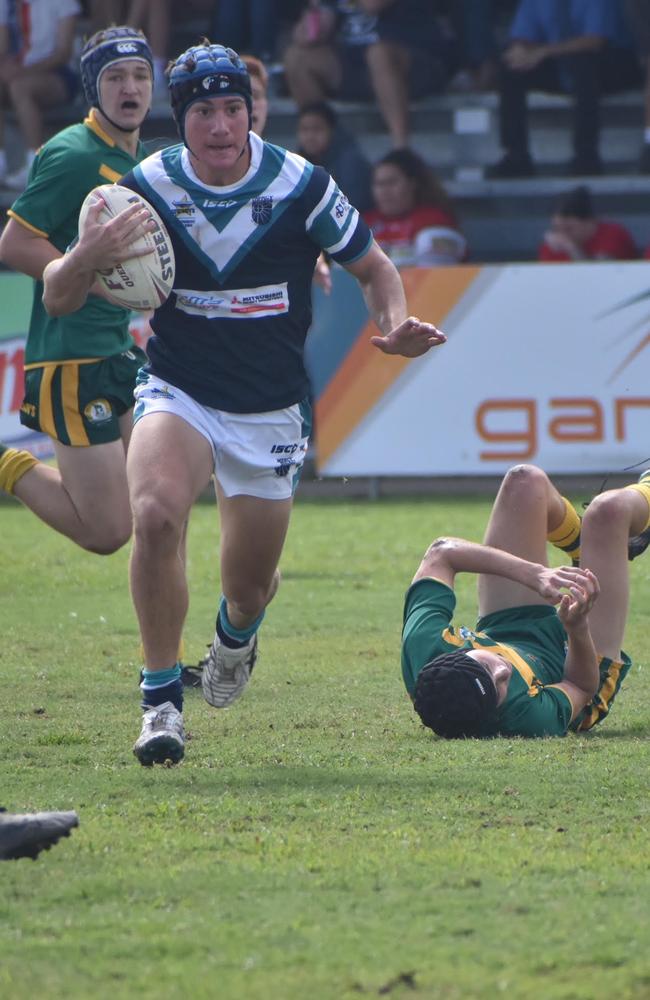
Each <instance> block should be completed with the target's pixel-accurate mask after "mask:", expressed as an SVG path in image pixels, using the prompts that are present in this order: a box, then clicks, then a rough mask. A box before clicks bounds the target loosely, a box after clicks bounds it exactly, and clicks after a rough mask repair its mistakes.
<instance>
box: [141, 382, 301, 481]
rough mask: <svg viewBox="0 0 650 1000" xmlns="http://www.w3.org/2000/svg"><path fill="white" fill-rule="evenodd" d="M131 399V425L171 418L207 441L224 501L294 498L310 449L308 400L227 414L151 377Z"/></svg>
mask: <svg viewBox="0 0 650 1000" xmlns="http://www.w3.org/2000/svg"><path fill="white" fill-rule="evenodd" d="M134 395H135V409H134V411H133V421H134V423H136V422H137V421H138V420H141V419H142V418H143V417H146V416H147V415H148V414H150V413H174V414H176V416H178V417H181V418H182V419H183V420H185V421H186V422H187V423H188V424H189V425H190V426H191V427H193V428H194V429H195V430H197V431H198V432H199V434H202V435H203V437H204V438H206V439H207V440H208V441H209V443H210V446H211V448H212V454H213V457H214V475H215V478H216V479H217V480H218V482H219V484H220V486H221V488H222V490H223V492H224V494H225V495H226V496H227V497H232V496H238V495H240V494H246V495H247V496H253V497H261V498H262V499H265V500H286V499H288V498H289V497H291V496H293V494H294V492H295V490H296V487H297V486H298V481H299V479H300V473H301V471H302V466H303V463H304V461H305V455H306V454H307V447H308V445H309V433H310V430H311V406H310V404H309V401H308V400H304V401H302V402H300V403H294V404H293V406H288V407H286V409H283V410H270V411H267V412H265V413H227V412H226V411H225V410H215V409H213V408H212V407H210V406H202V405H201V404H200V403H197V402H196V401H195V400H194V399H192V397H191V396H188V394H187V393H186V392H183V390H182V389H178V388H177V387H176V386H174V385H171V384H170V383H169V382H163V380H162V379H159V378H158V377H157V376H156V375H150V374H147V376H146V382H142V383H140V384H138V385H137V386H136V388H135V394H134Z"/></svg>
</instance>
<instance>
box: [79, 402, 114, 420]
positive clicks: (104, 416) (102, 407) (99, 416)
mask: <svg viewBox="0 0 650 1000" xmlns="http://www.w3.org/2000/svg"><path fill="white" fill-rule="evenodd" d="M112 416H113V408H112V407H111V404H110V403H109V401H108V400H107V399H93V401H92V402H91V403H88V404H87V405H86V406H84V417H85V418H86V420H88V421H89V423H91V424H103V423H104V422H105V421H106V420H110V419H111V417H112Z"/></svg>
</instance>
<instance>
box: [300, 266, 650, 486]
mask: <svg viewBox="0 0 650 1000" xmlns="http://www.w3.org/2000/svg"><path fill="white" fill-rule="evenodd" d="M403 277H404V283H405V287H406V289H407V295H408V303H409V311H410V312H411V313H412V314H414V315H416V316H419V317H420V318H421V319H426V320H428V321H430V322H434V323H435V324H436V325H437V326H439V327H440V328H441V329H442V330H444V332H445V333H446V334H447V336H448V338H449V339H448V343H447V344H445V345H444V346H442V347H438V348H435V349H433V350H431V351H430V352H429V353H428V354H427V355H426V356H425V357H423V358H417V359H414V360H405V359H402V358H392V357H386V356H385V355H383V354H382V353H380V352H379V351H377V350H376V349H375V348H373V347H372V345H370V343H369V338H370V336H371V335H372V333H373V332H375V331H374V327H373V325H372V324H371V323H369V322H366V323H365V324H364V325H363V326H362V327H361V329H360V330H359V332H358V333H357V335H356V336H355V337H354V338H353V339H352V340H351V341H350V343H349V345H348V349H347V351H346V353H345V355H344V356H343V357H341V358H340V359H339V363H338V365H337V367H336V370H335V371H333V372H332V373H331V376H330V377H329V378H328V380H327V382H326V384H324V385H322V386H321V387H320V391H319V392H318V393H317V405H316V428H317V456H318V458H317V461H318V466H319V472H320V474H321V475H323V476H341V475H345V476H435V475H470V476H471V475H491V474H498V473H501V472H503V471H505V469H507V468H508V467H509V466H510V465H512V464H513V463H515V462H534V463H536V464H539V465H541V466H542V467H543V468H544V469H546V470H547V471H548V472H555V473H574V472H613V471H619V470H622V469H624V468H626V467H628V466H633V465H636V464H637V463H639V462H643V461H644V460H645V459H648V457H649V456H650V381H649V378H648V371H649V361H648V353H650V351H649V349H650V265H649V264H648V263H647V262H638V263H637V262H633V263H613V262H612V263H610V262H606V263H588V264H555V265H554V264H544V265H542V264H519V265H514V264H510V265H502V266H489V267H472V266H462V267H454V268H439V269H437V270H411V271H406V272H403ZM340 280H341V279H340V278H339V282H340ZM345 295H347V296H348V298H349V297H350V296H351V295H352V291H351V289H350V287H349V286H346V288H345ZM344 314H345V311H344V310H341V312H340V315H344ZM317 332H318V331H317ZM322 333H323V341H322V342H323V343H324V342H325V340H324V337H325V336H326V331H322ZM315 374H317V373H315Z"/></svg>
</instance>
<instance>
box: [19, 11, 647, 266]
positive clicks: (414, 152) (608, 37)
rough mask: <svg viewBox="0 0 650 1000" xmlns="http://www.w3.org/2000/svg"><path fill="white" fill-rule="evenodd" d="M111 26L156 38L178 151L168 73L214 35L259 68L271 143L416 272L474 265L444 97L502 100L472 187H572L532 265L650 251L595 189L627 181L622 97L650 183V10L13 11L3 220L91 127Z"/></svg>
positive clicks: (161, 87)
mask: <svg viewBox="0 0 650 1000" xmlns="http://www.w3.org/2000/svg"><path fill="white" fill-rule="evenodd" d="M111 23H128V24H131V25H133V26H135V27H140V28H142V29H143V30H144V32H145V33H146V34H147V36H148V38H149V41H150V43H151V46H152V49H153V52H154V56H155V80H154V96H153V113H152V116H151V119H152V121H154V122H155V127H154V129H153V131H151V128H150V135H149V138H151V137H152V136H156V137H157V138H158V139H160V137H161V136H162V137H166V138H167V141H169V142H172V141H174V131H173V127H172V125H171V117H170V115H169V112H168V99H167V92H166V81H165V75H164V71H165V67H166V65H167V62H168V60H169V59H170V58H171V57H173V56H175V55H176V54H178V52H179V51H181V50H182V49H183V48H185V47H186V46H187V45H189V44H192V43H193V42H196V41H198V40H199V39H200V38H201V37H202V36H206V37H208V38H210V40H212V41H218V42H220V43H222V44H225V45H229V46H231V47H232V48H234V49H235V50H237V51H238V52H239V53H240V54H242V55H245V56H246V59H247V61H248V65H249V69H250V71H251V76H252V79H253V86H254V97H255V111H254V115H255V118H254V128H255V129H256V131H258V132H259V133H262V132H264V133H265V138H267V139H269V140H270V141H276V139H277V141H281V142H282V144H286V145H289V146H290V147H291V148H292V149H295V150H296V151H298V152H300V153H301V154H302V155H303V156H305V157H306V158H307V159H308V160H311V161H312V162H314V163H318V164H322V165H323V166H324V167H325V168H326V169H327V170H328V171H329V172H330V173H331V174H332V175H333V176H334V177H335V179H336V180H337V182H338V183H339V185H340V186H341V188H342V189H343V190H344V191H345V193H346V194H347V195H348V197H349V198H350V200H351V201H352V202H353V204H355V205H356V206H357V207H358V208H359V210H360V211H362V212H364V213H365V214H366V217H367V219H368V221H369V223H370V225H371V227H372V229H373V231H374V233H375V236H376V238H377V240H378V242H379V243H380V244H381V245H382V247H384V249H385V250H386V252H387V253H389V255H390V256H391V257H392V258H393V259H394V260H395V262H396V263H397V264H398V265H400V266H407V265H427V266H433V265H437V264H446V263H457V262H464V261H467V260H474V259H476V254H475V252H474V250H473V247H472V245H471V240H470V239H468V238H467V234H466V233H464V231H463V220H462V212H460V211H459V207H458V204H456V203H455V202H454V194H453V191H454V190H457V187H458V185H454V184H450V183H449V182H450V181H452V180H453V178H454V169H453V164H454V157H455V155H456V153H457V150H458V148H459V147H458V146H456V147H454V149H455V150H456V152H455V151H454V149H452V152H451V156H449V155H448V156H447V157H446V159H445V157H442V156H441V157H437V155H436V145H435V141H434V142H433V143H430V142H427V143H426V144H425V143H424V142H423V141H422V135H423V128H424V130H425V132H426V113H427V111H428V110H429V111H431V109H433V108H435V106H436V100H439V99H441V98H442V99H445V98H447V99H449V98H455V99H456V100H457V103H458V102H460V103H461V104H462V103H463V101H461V98H464V99H466V100H467V101H468V102H469V103H470V105H471V102H472V100H474V101H475V102H476V101H478V103H479V105H480V98H485V97H486V95H492V103H491V104H488V106H489V108H490V109H491V115H492V118H491V121H492V122H493V131H494V133H495V137H496V140H498V146H499V148H500V151H499V153H498V155H496V156H494V158H493V160H492V162H490V163H486V164H484V165H483V166H481V167H480V169H478V171H477V172H476V173H475V174H474V175H473V177H474V180H475V181H477V182H481V183H482V184H483V186H484V189H485V190H487V191H489V190H490V183H491V182H493V181H497V182H498V181H508V182H510V181H513V180H517V179H519V178H535V177H542V178H547V177H548V176H549V175H551V174H552V175H554V176H555V177H556V178H563V179H564V180H565V181H566V183H565V189H564V190H562V191H561V192H558V191H557V190H556V189H553V195H554V196H553V199H552V209H551V210H550V211H549V220H548V227H547V231H546V232H544V231H543V230H541V231H540V232H539V239H538V241H537V245H532V244H531V246H530V258H531V259H533V258H535V257H536V258H538V259H540V260H556V261H557V260H583V259H603V258H607V259H611V258H618V259H633V258H635V257H639V256H642V255H643V253H644V244H645V242H646V241H645V240H644V239H643V238H641V239H639V237H638V235H637V237H636V240H635V238H634V237H633V236H632V234H630V233H629V232H628V231H627V230H626V228H625V226H624V225H622V224H621V222H620V221H619V222H617V221H615V220H608V219H603V218H601V217H600V212H599V210H598V207H597V203H598V197H597V195H596V197H595V199H594V192H593V191H592V188H593V187H594V182H593V180H592V179H593V178H602V177H603V176H605V175H607V174H608V173H610V172H611V173H617V172H620V170H619V168H618V167H616V166H612V165H611V164H610V162H609V158H608V156H607V149H603V145H604V142H603V129H602V115H601V111H602V104H603V99H604V98H607V97H608V95H614V94H623V95H633V98H632V101H631V104H630V105H629V106H630V107H631V108H632V113H633V114H634V115H635V116H636V137H637V141H636V149H635V155H634V160H633V162H632V163H627V164H626V168H625V169H626V172H627V173H628V174H634V175H635V176H636V177H640V178H643V177H645V176H648V177H650V0H183V2H182V3H180V2H172V0H0V192H3V193H4V195H5V197H4V199H3V205H5V206H6V205H7V204H10V202H11V198H12V197H13V196H15V192H18V191H20V190H22V188H23V187H24V185H25V183H26V180H27V176H28V172H29V168H30V164H31V161H32V159H33V157H34V153H35V151H36V150H37V149H38V147H39V146H40V144H41V143H42V142H43V141H44V139H46V138H48V137H49V135H51V134H52V133H53V132H54V131H57V130H58V129H59V128H61V127H62V125H63V124H65V123H66V121H69V122H70V123H72V122H74V121H77V120H79V119H80V118H81V117H83V113H84V105H83V99H82V95H81V89H80V82H79V75H78V55H79V49H80V45H81V44H82V41H83V38H84V37H86V36H88V35H89V34H91V33H92V32H93V31H95V30H98V29H100V28H102V27H105V26H107V25H109V24H111ZM533 93H534V94H539V93H543V94H555V95H560V96H561V97H562V98H563V104H562V107H563V108H564V110H565V114H566V118H565V120H566V126H565V131H566V133H567V135H566V140H567V149H568V151H569V156H568V157H566V158H565V160H564V161H562V160H561V157H560V159H559V160H558V157H557V156H556V157H553V156H549V157H547V159H548V160H549V162H551V164H552V166H551V167H550V168H549V166H548V165H547V163H546V162H541V163H540V162H538V159H537V157H536V155H535V153H536V150H535V143H534V142H533V141H532V140H531V132H532V126H531V120H530V119H531V98H530V95H531V94H533ZM481 106H482V107H485V104H483V105H481ZM359 107H364V108H366V109H367V111H368V113H369V114H372V115H374V116H375V118H376V119H377V121H378V129H379V131H380V132H381V135H382V142H381V143H380V144H379V147H380V148H381V155H377V149H378V148H379V147H378V145H377V143H376V142H375V143H374V145H373V144H372V143H370V142H369V141H368V136H367V134H366V130H367V129H369V127H370V126H369V125H368V121H369V119H368V117H367V116H366V117H365V118H364V116H363V114H362V115H361V116H360V117H359V115H358V113H357V115H356V117H354V116H348V114H347V111H346V109H347V108H354V109H357V112H358V109H359ZM551 108H552V105H551ZM278 109H282V112H283V118H282V121H283V128H284V132H283V133H282V134H281V135H280V136H277V135H276V134H275V132H277V128H274V125H273V122H274V111H277V110H278ZM422 109H424V110H422ZM416 112H417V113H418V114H419V116H420V122H419V124H418V127H417V129H415V130H414V127H413V121H414V115H415V113H416ZM423 116H424V121H425V125H424V126H423V125H422V118H423ZM348 119H349V120H348ZM287 121H289V122H290V123H291V132H292V135H291V136H290V137H288V136H287V134H286V131H287V125H286V123H287ZM432 121H433V117H432ZM465 133H467V134H470V135H471V128H469V129H465ZM431 135H432V136H433V124H432V126H431ZM459 135H461V136H462V135H463V129H462V128H461V129H460V130H459ZM145 137H146V134H145ZM289 139H290V141H289ZM549 190H550V189H549ZM12 192H13V194H12ZM450 192H451V193H450ZM550 205H551V201H549V206H550ZM494 206H495V211H498V205H497V202H496V201H495V202H494ZM647 242H648V243H650V223H649V224H648V236H647Z"/></svg>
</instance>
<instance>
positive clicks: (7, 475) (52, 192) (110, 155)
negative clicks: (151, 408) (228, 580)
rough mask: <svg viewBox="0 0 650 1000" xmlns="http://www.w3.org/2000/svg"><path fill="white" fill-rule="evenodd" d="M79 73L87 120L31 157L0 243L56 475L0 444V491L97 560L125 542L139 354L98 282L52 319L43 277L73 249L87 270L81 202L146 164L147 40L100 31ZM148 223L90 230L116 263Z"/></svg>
mask: <svg viewBox="0 0 650 1000" xmlns="http://www.w3.org/2000/svg"><path fill="white" fill-rule="evenodd" d="M81 77H82V82H83V86H84V91H85V96H86V99H87V101H88V104H89V106H90V110H89V112H88V116H87V117H86V119H85V120H84V122H83V123H82V124H77V125H72V126H70V127H68V128H66V129H63V130H62V131H61V132H59V133H58V134H57V135H55V136H54V137H53V138H52V139H50V140H49V141H48V142H46V143H45V145H44V146H43V147H42V148H41V149H40V150H39V152H38V154H37V155H36V158H35V160H34V164H33V166H32V169H31V172H30V177H29V182H28V185H27V188H26V190H25V191H24V192H23V193H22V194H21V195H20V197H19V198H18V199H17V201H15V202H14V204H13V205H12V207H11V208H10V210H9V213H8V214H9V221H8V223H7V225H6V227H5V229H4V232H3V234H2V237H1V238H0V259H1V260H2V261H3V263H4V264H6V265H7V266H8V267H11V268H13V269H14V270H16V271H22V272H23V273H25V274H28V275H30V276H31V277H32V278H34V281H35V284H34V297H33V304H32V312H31V318H30V322H29V332H28V336H27V345H26V348H25V396H24V400H23V404H22V407H21V410H20V420H21V423H22V424H23V425H24V426H25V427H27V428H29V429H31V430H33V431H40V432H42V433H44V434H47V435H48V436H49V437H50V438H51V439H52V442H53V446H54V452H55V455H56V459H57V466H58V467H57V468H52V467H51V466H49V465H46V464H44V463H43V462H38V461H37V460H36V459H35V458H34V457H33V456H32V455H31V454H30V453H29V452H28V451H25V450H22V449H19V448H7V447H5V446H3V445H1V444H0V488H1V489H3V490H5V492H8V493H12V494H13V495H14V496H15V497H17V498H18V499H19V500H20V501H21V502H22V503H23V504H25V506H27V507H29V508H30V509H31V510H32V511H33V512H34V513H35V514H36V515H37V516H38V517H40V518H41V520H43V521H45V522H46V523H47V524H49V525H50V526H51V527H52V528H54V529H55V530H57V531H59V532H61V533H62V534H64V535H66V536H67V537H68V538H70V539H72V541H74V542H76V543H77V545H80V546H81V547H82V548H84V549H87V550H89V551H91V552H97V553H101V554H106V553H110V552H114V551H115V550H116V549H118V548H120V546H122V545H124V543H125V542H126V541H127V539H128V538H129V537H130V534H131V513H130V507H129V498H128V488H127V481H126V463H125V449H126V446H127V444H128V440H129V437H130V432H131V427H132V423H133V420H132V411H133V388H134V385H135V379H136V375H137V372H138V369H139V368H140V366H141V365H142V364H143V362H144V360H145V355H144V353H143V352H142V351H141V350H140V349H139V348H138V347H136V345H135V344H134V341H133V338H132V336H131V334H130V333H129V315H130V314H129V311H128V310H127V309H123V308H121V307H120V306H117V305H114V304H112V303H110V302H109V301H107V300H106V299H105V298H104V297H103V296H104V293H103V291H102V286H100V285H99V283H97V284H94V285H93V286H92V288H91V289H90V291H91V294H90V295H89V296H88V299H87V301H86V302H85V303H84V304H83V305H82V307H81V308H79V309H76V311H74V312H72V313H71V314H70V315H65V316H63V315H57V316H55V315H49V314H48V313H47V311H46V309H45V307H44V304H43V301H42V297H43V289H44V284H43V272H44V270H45V268H46V266H47V265H50V267H51V268H57V267H59V266H60V264H61V262H62V261H63V260H64V259H65V258H64V255H65V257H71V258H74V256H75V253H76V254H77V255H79V254H81V255H82V256H85V259H86V261H87V262H88V263H89V264H90V265H93V264H94V263H95V258H94V257H93V252H94V251H93V247H92V245H90V244H89V243H88V241H87V240H86V241H85V242H84V244H83V246H82V248H81V250H76V251H75V250H74V249H72V250H71V252H70V253H69V254H66V249H67V248H68V247H69V246H70V245H71V244H72V243H74V241H75V240H76V238H77V229H78V219H79V209H80V207H81V204H82V202H83V201H84V199H85V197H86V195H87V194H88V192H89V191H91V190H92V189H93V188H95V187H97V186H98V185H100V184H106V183H109V182H114V181H118V180H119V179H120V177H121V176H122V175H123V174H124V173H126V172H127V171H129V170H131V168H132V167H134V166H135V165H136V163H138V161H139V160H141V159H143V157H144V156H145V149H144V146H143V144H142V143H141V141H140V138H139V136H140V126H141V125H142V122H143V121H144V118H145V116H146V115H147V112H148V111H149V106H150V103H151V81H152V56H151V50H150V48H149V44H148V42H147V40H146V38H145V37H144V35H143V34H142V33H141V32H139V31H136V30H134V29H133V28H129V27H124V26H123V27H112V28H108V29H106V30H104V31H100V32H97V33H96V34H94V35H93V36H92V37H91V38H90V39H89V40H88V41H87V42H86V44H85V46H84V49H83V52H82V55H81ZM99 210H100V205H99V204H98V205H97V206H96V207H94V208H92V209H91V210H90V212H89V219H91V220H92V219H94V221H95V222H97V218H98V214H99ZM145 216H146V213H141V212H139V211H138V209H137V208H135V209H128V210H127V211H126V212H125V213H122V215H121V216H120V217H118V218H117V219H115V220H112V222H111V223H109V225H108V226H106V227H99V226H98V225H95V226H94V230H95V231H97V230H99V229H100V228H102V229H104V230H105V232H103V233H102V239H103V240H108V242H109V244H110V247H109V248H110V250H111V251H112V252H114V253H115V254H116V259H119V256H120V255H121V256H124V251H125V248H126V246H127V245H128V243H129V242H131V241H132V240H133V239H134V238H135V237H136V236H137V235H138V227H139V226H140V227H141V226H145V225H147V221H146V220H145ZM147 218H148V217H147ZM91 238H92V234H91ZM102 253H104V254H105V253H106V246H105V245H104V246H103V248H102ZM52 262H56V263H52ZM93 273H94V272H93Z"/></svg>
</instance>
